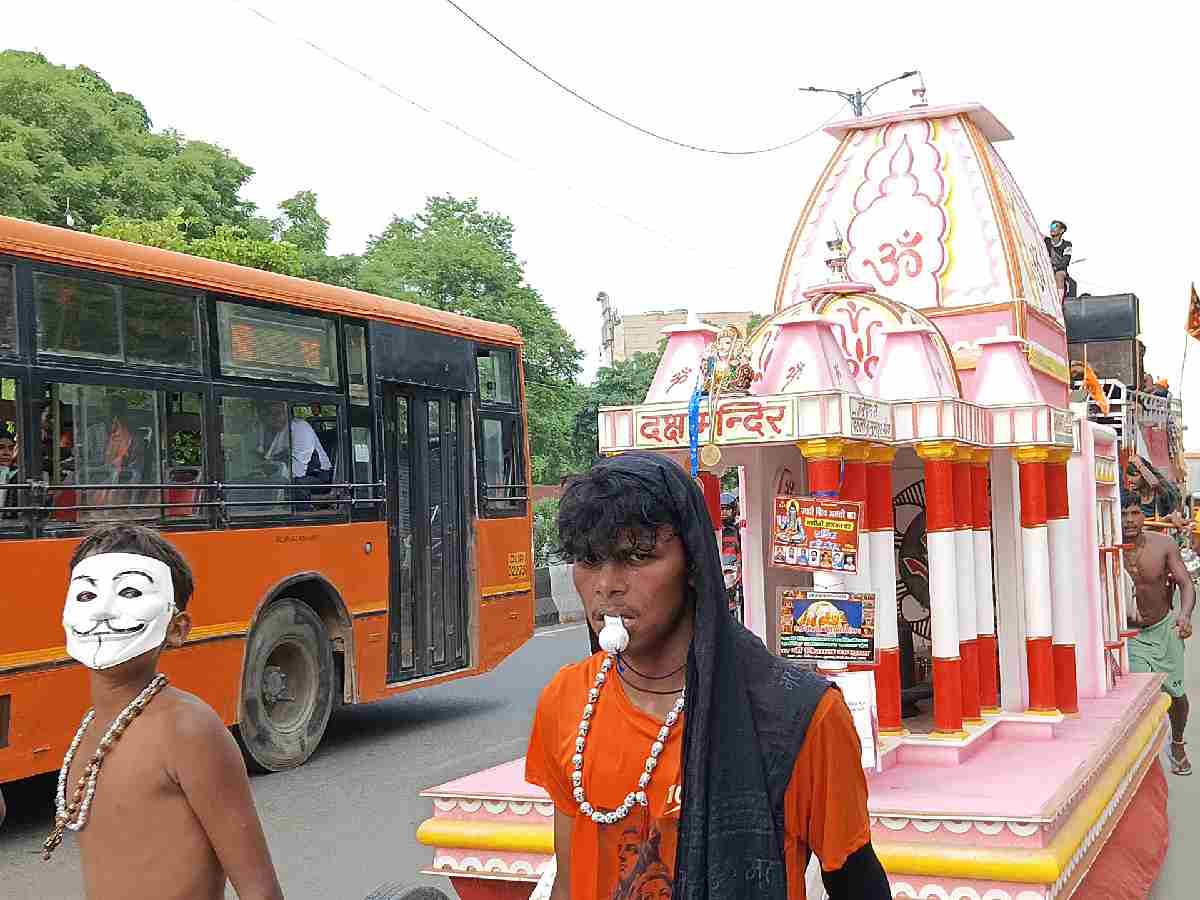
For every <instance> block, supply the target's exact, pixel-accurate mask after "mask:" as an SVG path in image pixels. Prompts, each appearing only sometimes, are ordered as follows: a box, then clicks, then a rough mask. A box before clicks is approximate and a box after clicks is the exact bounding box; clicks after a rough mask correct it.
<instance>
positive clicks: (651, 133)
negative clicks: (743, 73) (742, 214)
mask: <svg viewBox="0 0 1200 900" xmlns="http://www.w3.org/2000/svg"><path fill="white" fill-rule="evenodd" d="M446 2H447V3H448V4H450V5H451V6H453V7H454V8H455V9H456V10H458V12H459V13H460V14H461V15H462V16H463V18H465V19H466V20H467V21H468V22H470V23H471V24H472V25H474V26H475V27H476V28H478V29H479V30H480V31H482V32H483V33H484V34H486V35H487V36H488V37H490V38H491V39H492V40H493V41H495V42H496V43H497V44H499V45H500V46H501V47H503V48H504V49H505V50H507V51H508V52H509V53H510V54H512V55H513V56H514V57H516V58H517V59H518V60H520V61H521V62H522V63H524V64H525V65H527V66H528V67H529V68H531V69H533V71H535V72H537V73H538V74H539V75H541V76H542V77H543V78H545V79H546V80H547V81H549V82H550V83H551V84H553V85H555V86H556V87H558V88H559V89H560V90H563V91H566V92H567V93H568V94H570V95H571V96H572V97H574V98H575V99H576V100H579V101H580V102H581V103H584V104H586V105H587V106H590V107H591V108H592V109H594V110H595V111H596V112H598V113H600V114H601V115H603V116H607V117H608V118H610V119H612V120H614V121H616V122H620V123H621V124H622V125H625V126H627V127H629V128H632V129H633V130H634V131H637V132H640V133H642V134H644V135H646V136H647V137H652V138H654V139H655V140H659V141H662V142H664V143H667V144H673V145H674V146H676V147H682V148H683V149H685V150H695V151H696V152H697V153H711V154H713V155H715V156H760V155H762V154H764V153H774V152H775V151H776V150H786V149H787V148H788V147H794V146H796V144H799V143H800V142H801V141H803V140H806V139H807V138H810V137H812V136H813V135H814V134H816V133H817V132H818V131H820V130H821V129H822V128H824V127H825V126H826V125H828V124H829V123H830V122H832V121H833V119H834V116H836V115H837V114H838V113H840V112H841V107H838V113H834V116H830V117H829V118H828V119H826V120H825V121H824V122H822V123H821V124H820V125H818V126H817V127H816V128H814V129H812V130H811V131H806V132H805V133H804V134H802V135H800V136H799V137H794V138H792V139H791V140H789V141H784V142H783V143H781V144H775V145H773V146H770V147H759V148H757V149H755V150H723V149H719V148H715V147H702V146H700V145H699V144H691V143H688V142H687V141H680V140H676V139H675V138H672V137H668V136H667V135H665V134H660V133H658V132H657V131H652V130H651V129H649V128H646V127H644V126H642V125H639V124H637V123H636V122H633V121H630V120H629V119H627V118H625V117H624V116H622V115H620V114H618V113H615V112H612V111H611V110H609V109H606V108H605V107H603V106H601V105H600V104H599V103H596V102H595V101H594V100H591V99H589V98H588V97H585V96H584V95H583V94H581V93H579V91H577V90H575V89H574V88H572V87H570V86H569V85H566V84H563V82H561V81H559V80H558V79H557V78H555V77H554V76H553V75H551V74H550V73H549V72H547V71H546V70H545V69H543V68H541V67H540V66H538V65H537V64H536V63H534V62H532V61H530V60H529V59H527V58H526V57H525V56H523V55H522V54H521V53H520V52H519V51H518V50H516V49H515V48H514V47H512V46H511V45H510V44H508V43H507V42H506V41H505V40H504V39H503V38H501V37H500V36H499V35H497V34H496V33H495V32H493V31H491V30H490V29H489V28H488V27H487V26H486V25H484V24H483V23H482V22H480V21H479V20H478V19H476V18H475V17H474V16H473V15H471V14H470V13H469V12H467V11H466V10H465V9H463V8H462V7H461V6H459V5H458V4H457V3H456V2H455V0H446Z"/></svg>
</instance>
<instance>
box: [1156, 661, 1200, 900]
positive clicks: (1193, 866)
mask: <svg viewBox="0 0 1200 900" xmlns="http://www.w3.org/2000/svg"><path fill="white" fill-rule="evenodd" d="M1188 650H1189V651H1190V652H1189V653H1188V656H1189V659H1188V673H1187V692H1188V698H1189V699H1190V700H1191V702H1192V712H1191V717H1190V718H1191V721H1190V722H1188V730H1187V735H1186V737H1187V739H1188V741H1189V743H1188V749H1189V750H1191V751H1192V752H1191V753H1190V754H1189V756H1191V758H1192V760H1193V766H1194V765H1195V764H1196V762H1197V761H1200V703H1198V701H1200V655H1198V654H1200V639H1198V638H1192V639H1191V640H1189V641H1188ZM1162 763H1163V771H1164V772H1166V773H1167V785H1168V787H1169V789H1170V792H1169V794H1168V795H1167V796H1168V805H1169V808H1170V813H1171V848H1170V850H1168V852H1167V861H1166V864H1165V865H1164V866H1163V870H1162V874H1161V875H1159V878H1158V883H1157V884H1156V885H1155V886H1154V891H1153V892H1152V893H1151V894H1150V900H1193V898H1195V897H1196V896H1200V888H1197V886H1196V885H1197V884H1198V883H1200V858H1197V854H1196V848H1197V847H1198V846H1200V844H1198V843H1197V836H1198V835H1200V775H1191V776H1189V777H1187V778H1180V777H1179V776H1177V775H1172V774H1171V768H1170V766H1169V765H1168V763H1167V759H1166V754H1163V760H1162Z"/></svg>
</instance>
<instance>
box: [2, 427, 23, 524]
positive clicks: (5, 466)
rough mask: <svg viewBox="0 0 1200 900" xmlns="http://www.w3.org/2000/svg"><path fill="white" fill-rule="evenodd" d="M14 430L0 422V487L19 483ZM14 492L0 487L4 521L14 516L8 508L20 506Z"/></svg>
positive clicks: (16, 492)
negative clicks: (10, 483) (14, 482)
mask: <svg viewBox="0 0 1200 900" xmlns="http://www.w3.org/2000/svg"><path fill="white" fill-rule="evenodd" d="M13 434H14V429H13V427H12V423H11V422H0V485H7V484H8V483H9V482H12V481H20V473H19V471H18V466H19V464H18V459H19V458H20V457H19V455H18V453H17V439H16V438H15V437H13ZM18 493H19V492H18V491H16V490H8V489H7V488H3V487H0V510H4V512H3V513H0V515H2V516H3V518H5V519H11V518H14V517H15V516H16V513H13V512H9V511H8V510H9V508H10V507H13V506H20V505H21V504H19V503H18V502H17V494H18Z"/></svg>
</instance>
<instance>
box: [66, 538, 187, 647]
mask: <svg viewBox="0 0 1200 900" xmlns="http://www.w3.org/2000/svg"><path fill="white" fill-rule="evenodd" d="M174 614H175V588H174V583H173V582H172V580H171V570H170V569H169V568H168V567H167V564H166V563H164V562H161V561H159V560H157V559H151V558H150V557H148V556H141V555H140V554H136V553H98V554H96V555H95V556H89V557H87V559H83V560H80V561H79V564H78V565H77V566H75V568H74V569H72V570H71V582H70V584H69V585H68V586H67V600H66V603H65V604H64V606H63V630H64V631H65V632H66V635H67V653H69V654H70V655H71V657H72V658H74V659H76V660H78V661H79V662H81V663H83V664H84V665H85V666H87V667H88V668H89V669H110V668H112V667H113V666H119V665H121V663H124V662H128V661H129V660H131V659H133V658H135V657H137V656H141V655H142V654H143V653H148V652H150V651H152V650H157V649H158V648H159V647H161V646H162V645H163V642H164V641H165V640H166V637H167V628H168V626H169V625H170V624H171V619H172V618H173V616H174Z"/></svg>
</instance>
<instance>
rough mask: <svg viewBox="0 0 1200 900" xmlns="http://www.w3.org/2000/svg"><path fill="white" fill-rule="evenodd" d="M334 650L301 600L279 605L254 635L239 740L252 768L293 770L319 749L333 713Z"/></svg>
mask: <svg viewBox="0 0 1200 900" xmlns="http://www.w3.org/2000/svg"><path fill="white" fill-rule="evenodd" d="M334 674H335V673H334V664H333V649H332V647H331V645H330V642H329V636H328V635H327V634H326V633H325V625H324V624H323V623H322V622H321V619H320V617H319V616H317V614H316V613H315V612H313V611H312V609H311V608H310V607H308V606H306V605H305V604H303V603H301V602H300V601H299V600H293V599H291V598H290V597H282V598H280V599H278V600H273V601H272V602H271V603H270V604H269V605H268V606H267V608H266V609H265V610H263V613H262V615H261V616H260V617H259V619H258V621H257V622H256V623H255V625H254V630H253V631H252V632H250V640H249V642H248V643H247V645H246V663H245V668H244V669H243V671H242V696H241V703H240V707H241V708H240V716H239V722H238V727H237V729H236V734H237V737H238V743H240V744H241V746H242V751H243V752H244V753H245V755H246V760H247V762H248V763H249V764H250V766H251V767H252V768H254V769H257V770H258V771H262V772H279V771H282V770H284V769H293V768H295V767H296V766H298V765H300V764H301V763H303V762H304V761H305V760H306V759H308V758H309V756H311V755H312V752H313V751H314V750H316V749H317V744H319V743H320V742H321V737H322V735H324V734H325V726H326V725H327V724H328V723H329V713H330V710H331V709H332V707H333V682H334Z"/></svg>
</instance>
